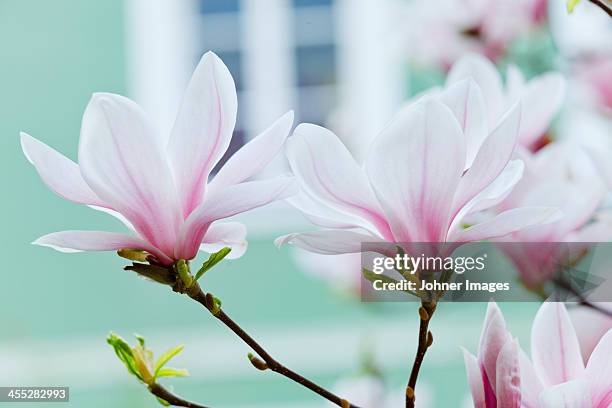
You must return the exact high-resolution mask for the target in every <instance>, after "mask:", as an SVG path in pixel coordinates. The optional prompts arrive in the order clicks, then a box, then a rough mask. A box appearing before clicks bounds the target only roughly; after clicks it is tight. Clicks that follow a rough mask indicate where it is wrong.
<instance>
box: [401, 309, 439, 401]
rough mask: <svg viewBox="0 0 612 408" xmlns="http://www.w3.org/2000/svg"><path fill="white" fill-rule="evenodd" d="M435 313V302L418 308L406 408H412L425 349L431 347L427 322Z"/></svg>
mask: <svg viewBox="0 0 612 408" xmlns="http://www.w3.org/2000/svg"><path fill="white" fill-rule="evenodd" d="M435 311H436V303H435V302H425V301H424V302H422V303H421V307H420V308H419V319H420V324H419V343H418V346H417V351H416V355H415V356H414V363H413V364H412V370H411V371H410V378H409V379H408V386H407V387H406V408H414V403H415V399H416V398H415V393H414V390H415V388H416V383H417V378H418V376H419V370H420V369H421V364H423V359H424V358H425V353H427V349H428V348H429V346H431V343H432V341H433V336H432V334H431V332H430V331H429V321H430V320H431V317H432V316H433V314H434V312H435Z"/></svg>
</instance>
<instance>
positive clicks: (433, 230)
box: [366, 100, 465, 242]
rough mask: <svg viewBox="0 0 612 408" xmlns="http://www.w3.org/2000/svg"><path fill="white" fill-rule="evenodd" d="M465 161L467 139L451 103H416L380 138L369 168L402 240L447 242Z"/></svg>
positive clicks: (396, 232)
mask: <svg viewBox="0 0 612 408" xmlns="http://www.w3.org/2000/svg"><path fill="white" fill-rule="evenodd" d="M464 164H465V140H464V136H463V133H462V132H461V129H460V127H459V123H458V122H457V120H456V119H455V116H454V115H453V113H452V112H451V111H450V109H449V108H448V107H447V106H445V105H443V104H442V103H440V102H438V101H434V100H429V101H423V102H417V103H414V104H412V105H410V106H408V107H407V108H405V109H404V110H402V111H400V113H399V114H398V115H397V116H396V118H395V119H394V120H393V121H392V122H391V123H390V124H389V125H388V126H387V128H386V129H385V130H383V132H382V133H381V134H380V135H379V136H378V137H377V138H376V139H375V141H374V143H373V145H372V150H371V152H370V155H369V156H368V158H367V160H366V171H367V173H368V176H369V177H370V182H371V184H372V187H373V188H374V190H375V192H376V195H377V197H378V200H379V201H380V203H381V204H382V205H383V208H384V210H385V214H386V216H387V218H388V220H389V223H390V225H391V228H392V230H393V234H394V237H395V240H396V241H397V242H442V241H443V240H444V238H445V236H446V232H447V229H448V227H449V221H450V211H451V205H452V199H453V196H454V194H455V190H456V188H457V184H458V182H459V179H460V177H461V174H462V172H463V168H464Z"/></svg>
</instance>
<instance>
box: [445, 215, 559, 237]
mask: <svg viewBox="0 0 612 408" xmlns="http://www.w3.org/2000/svg"><path fill="white" fill-rule="evenodd" d="M562 216H563V213H561V212H560V211H559V210H558V209H556V208H551V207H520V208H514V209H512V210H508V211H504V212H502V213H501V214H499V215H496V216H495V217H493V218H492V219H490V220H487V221H483V222H481V223H479V224H476V225H473V226H471V227H468V228H466V229H464V230H460V231H458V232H456V233H455V234H454V235H453V237H452V238H453V239H452V240H453V241H457V242H474V241H482V240H486V239H491V238H500V237H503V236H506V235H508V234H511V233H513V232H516V231H520V230H523V229H525V228H528V227H532V226H534V225H540V224H550V223H552V222H555V221H557V220H559V219H560V218H561V217H562Z"/></svg>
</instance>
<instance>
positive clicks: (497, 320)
mask: <svg viewBox="0 0 612 408" xmlns="http://www.w3.org/2000/svg"><path fill="white" fill-rule="evenodd" d="M510 340H511V336H510V333H509V332H508V330H507V329H506V321H505V320H504V316H503V314H502V312H501V310H499V307H498V306H497V304H496V303H495V302H489V305H488V307H487V315H486V317H485V321H484V324H483V327H482V333H481V334H480V344H479V346H478V362H479V364H480V366H481V367H482V368H483V369H484V373H483V374H484V375H485V377H486V381H485V386H486V383H487V382H488V384H490V386H492V387H495V385H496V384H497V359H498V357H499V353H500V351H501V350H502V348H503V347H504V345H505V344H506V343H507V342H508V341H510ZM485 391H486V387H485ZM487 406H488V405H487Z"/></svg>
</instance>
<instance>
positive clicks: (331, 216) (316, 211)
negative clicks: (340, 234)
mask: <svg viewBox="0 0 612 408" xmlns="http://www.w3.org/2000/svg"><path fill="white" fill-rule="evenodd" d="M287 202H288V203H289V204H291V205H292V206H293V207H295V208H296V209H298V210H299V211H300V212H301V213H302V214H304V216H305V217H306V218H307V219H308V220H309V221H310V222H312V223H313V224H314V225H318V226H320V227H324V228H344V229H347V228H355V226H356V225H360V224H362V223H363V220H361V219H359V218H358V217H357V216H353V215H350V214H346V213H343V212H340V211H338V210H335V209H334V208H333V207H330V206H328V205H326V204H325V203H323V202H321V201H320V200H318V199H317V198H315V197H311V196H309V195H308V194H307V193H305V192H304V191H300V192H299V193H298V194H296V195H294V196H292V197H289V198H288V199H287ZM368 231H370V232H372V233H374V231H372V230H368Z"/></svg>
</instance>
